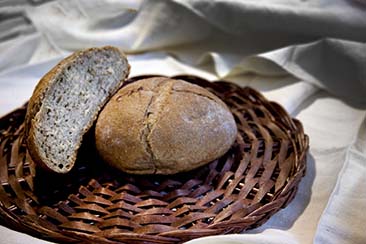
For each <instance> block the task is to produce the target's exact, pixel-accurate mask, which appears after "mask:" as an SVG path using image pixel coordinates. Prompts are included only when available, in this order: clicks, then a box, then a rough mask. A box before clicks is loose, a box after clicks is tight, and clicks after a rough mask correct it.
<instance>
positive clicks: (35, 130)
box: [25, 46, 129, 173]
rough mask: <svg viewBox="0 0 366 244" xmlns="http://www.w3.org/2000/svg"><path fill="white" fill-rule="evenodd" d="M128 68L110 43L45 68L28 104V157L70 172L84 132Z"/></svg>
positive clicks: (124, 59)
mask: <svg viewBox="0 0 366 244" xmlns="http://www.w3.org/2000/svg"><path fill="white" fill-rule="evenodd" d="M128 73H129V64H128V62H127V59H126V57H125V55H124V54H123V53H122V52H121V51H120V50H119V49H117V48H115V47H110V46H107V47H101V48H90V49H87V50H84V51H80V52H76V53H74V54H72V55H71V56H69V57H67V58H66V59H64V60H62V61H61V62H60V63H59V64H57V65H56V66H55V67H54V68H53V69H52V70H50V71H49V72H48V73H47V74H46V75H45V76H44V77H43V78H42V79H41V80H40V81H39V83H38V85H37V86H36V88H35V90H34V92H33V95H32V97H31V98H30V100H29V105H28V109H27V114H26V121H25V127H26V128H25V131H26V135H25V136H26V138H27V139H26V142H27V147H28V150H29V153H30V155H31V157H32V159H33V160H34V161H35V162H36V163H38V164H40V165H41V166H43V167H44V168H46V169H48V170H51V171H54V172H58V173H66V172H69V171H70V170H71V168H72V167H73V165H74V163H75V160H76V155H77V151H78V149H79V147H80V144H81V140H82V138H83V135H84V134H85V133H86V131H88V130H89V129H90V127H91V126H92V125H93V123H94V121H95V119H96V118H97V115H98V113H99V111H100V109H101V108H102V106H104V104H105V103H106V102H107V101H108V100H109V99H110V97H111V96H112V95H113V94H114V93H115V92H116V91H117V90H118V89H119V88H120V87H121V86H122V84H123V81H124V80H125V79H126V78H127V76H128Z"/></svg>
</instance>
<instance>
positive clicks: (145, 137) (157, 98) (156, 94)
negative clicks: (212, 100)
mask: <svg viewBox="0 0 366 244" xmlns="http://www.w3.org/2000/svg"><path fill="white" fill-rule="evenodd" d="M174 83H175V82H174V81H172V80H169V79H166V80H164V81H162V82H161V83H160V84H159V85H158V86H157V87H156V88H155V89H153V96H152V97H151V100H150V102H149V104H148V105H147V107H146V111H145V118H144V122H143V125H144V128H143V129H142V134H141V140H142V143H143V145H144V147H145V150H146V152H147V153H148V154H149V155H150V160H151V162H152V164H153V165H154V170H153V174H155V173H156V172H157V170H158V169H157V167H156V157H155V155H154V151H153V150H152V145H151V143H150V140H149V138H150V135H151V133H152V132H153V130H154V127H155V125H156V123H157V122H158V121H159V119H160V117H161V113H162V111H163V109H164V106H165V105H166V101H167V99H168V98H169V96H170V94H171V90H172V89H173V85H174Z"/></svg>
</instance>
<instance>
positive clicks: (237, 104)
mask: <svg viewBox="0 0 366 244" xmlns="http://www.w3.org/2000/svg"><path fill="white" fill-rule="evenodd" d="M146 77H149V76H139V77H135V78H131V79H130V80H128V81H127V82H126V84H127V83H130V82H134V81H136V80H138V79H141V78H146ZM173 78H177V79H183V80H186V81H188V82H191V83H194V84H197V85H200V86H202V87H205V88H207V89H208V90H210V91H211V92H213V93H214V94H216V95H217V96H218V97H220V98H221V99H222V100H223V101H224V102H225V103H226V104H227V106H228V107H229V108H230V110H231V111H232V113H233V115H234V117H235V120H236V123H237V126H238V135H237V139H236V141H235V143H234V145H233V146H232V147H231V149H230V150H229V151H228V152H227V153H226V154H225V155H224V156H222V157H221V158H218V159H216V160H214V161H213V162H211V163H209V164H207V165H206V166H203V167H201V168H198V169H196V170H193V171H190V172H186V173H180V174H176V175H170V176H161V175H152V176H135V175H129V174H125V173H122V172H116V170H114V169H112V168H110V167H109V166H107V165H106V164H103V163H102V161H101V159H100V158H99V157H98V155H97V153H96V150H95V148H94V143H93V128H92V129H91V130H90V131H91V132H89V133H88V134H87V135H86V136H85V137H84V140H83V145H82V147H81V148H80V150H79V154H78V159H77V162H76V164H75V166H74V168H73V169H72V170H71V172H70V173H68V174H66V175H57V174H53V173H48V172H44V171H43V170H41V169H39V168H37V167H36V166H35V164H34V163H33V162H32V160H31V158H30V157H29V155H28V153H27V149H26V147H25V144H24V141H23V139H24V138H23V131H24V124H23V123H24V117H25V113H26V105H24V106H23V107H22V108H19V109H17V110H15V111H13V112H12V113H10V114H8V115H6V116H4V117H3V118H1V119H0V181H1V184H0V217H1V224H3V225H5V226H8V227H9V228H12V229H14V230H17V231H20V232H24V233H28V234H30V235H33V236H36V237H38V238H41V239H46V240H50V241H55V242H74V243H88V242H90V243H181V242H184V241H187V240H190V239H194V238H198V237H202V236H208V235H218V234H227V233H240V232H242V231H245V230H247V229H252V228H255V227H257V226H260V225H261V224H263V223H264V222H266V221H267V220H268V219H269V218H270V217H271V216H272V215H273V214H274V213H276V212H277V211H278V210H280V209H282V208H284V207H286V206H287V205H288V203H289V202H290V201H291V200H292V199H293V198H294V196H295V194H296V191H297V187H298V184H299V182H300V180H301V178H302V176H304V174H305V168H306V152H307V150H308V137H307V136H306V135H305V134H304V131H303V127H302V125H301V123H300V122H299V121H298V120H296V119H292V118H291V117H290V116H289V115H288V114H287V113H286V112H285V110H284V109H283V108H282V107H281V106H280V105H278V104H276V103H274V102H269V101H267V100H266V99H265V98H264V97H263V96H262V95H261V94H260V93H258V92H257V91H255V90H253V89H251V88H248V87H245V88H241V87H239V86H237V85H234V84H232V83H229V82H225V81H216V82H208V81H206V80H204V79H201V78H198V77H194V76H186V75H184V76H176V77H173ZM55 146H57V145H55ZM284 211H285V210H284Z"/></svg>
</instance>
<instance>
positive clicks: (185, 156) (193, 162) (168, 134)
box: [95, 77, 237, 174]
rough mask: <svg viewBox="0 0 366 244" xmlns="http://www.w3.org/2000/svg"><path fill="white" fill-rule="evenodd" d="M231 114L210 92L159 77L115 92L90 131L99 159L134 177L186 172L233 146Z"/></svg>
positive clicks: (233, 121)
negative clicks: (135, 175) (137, 175)
mask: <svg viewBox="0 0 366 244" xmlns="http://www.w3.org/2000/svg"><path fill="white" fill-rule="evenodd" d="M236 135H237V127H236V123H235V120H234V118H233V115H232V114H231V112H230V111H229V109H228V108H227V106H226V105H225V103H224V102H222V101H221V100H220V99H219V98H218V97H216V96H215V95H214V94H212V93H210V92H209V91H208V90H206V89H204V88H202V87H199V86H197V85H193V84H190V83H188V82H185V81H182V80H173V79H169V78H164V77H153V78H148V79H142V80H139V81H136V82H134V83H132V84H129V85H127V86H125V87H123V88H122V89H120V90H119V91H118V92H117V93H116V94H115V95H114V96H113V97H112V99H111V100H110V101H109V102H108V103H107V104H106V106H105V107H104V108H103V110H102V111H101V113H100V115H99V117H98V119H97V122H96V127H95V142H96V148H97V150H98V152H99V154H100V155H101V157H102V158H103V160H104V161H105V162H107V163H109V164H110V165H112V166H113V167H115V168H118V169H120V170H122V171H125V172H127V173H134V174H174V173H178V172H184V171H189V170H192V169H194V168H197V167H199V166H202V165H204V164H206V163H208V162H210V161H212V160H214V159H216V158H218V157H220V156H222V155H223V154H224V153H225V152H226V151H227V150H228V149H229V148H230V147H231V145H232V144H233V142H234V141H235V139H236Z"/></svg>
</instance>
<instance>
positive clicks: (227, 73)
mask: <svg viewBox="0 0 366 244" xmlns="http://www.w3.org/2000/svg"><path fill="white" fill-rule="evenodd" d="M0 10H1V9H0ZM7 11H13V9H12V8H7ZM24 16H25V18H26V19H27V21H26V22H27V23H26V24H24V23H19V25H12V26H13V27H12V28H11V29H8V30H7V29H6V28H5V30H4V26H3V30H2V31H3V32H2V34H3V35H2V34H1V33H0V116H1V115H4V114H6V113H8V112H10V111H11V110H13V109H15V108H16V107H18V106H20V105H22V104H23V103H24V102H25V101H26V100H27V99H28V98H29V97H30V96H31V94H32V91H33V88H34V86H35V84H36V83H37V82H38V80H39V79H40V78H41V77H42V76H43V75H44V74H45V73H46V72H47V71H48V70H49V69H50V68H51V67H52V66H53V65H55V64H56V63H57V62H59V61H60V60H61V59H62V58H63V57H65V56H67V55H68V54H70V53H71V52H73V51H75V50H78V49H83V48H86V47H91V46H102V45H107V44H108V45H115V46H118V47H120V48H122V49H123V50H124V51H125V52H127V53H128V57H129V61H130V63H131V66H132V69H131V76H134V75H139V74H151V73H153V74H165V75H174V74H182V73H189V74H194V75H198V76H202V77H205V78H207V79H210V80H215V79H225V80H229V81H232V82H235V83H238V84H240V85H242V86H246V85H250V86H252V87H254V88H256V89H258V90H260V91H261V92H263V94H264V95H265V96H266V97H267V98H268V99H270V100H273V101H277V102H278V103H280V104H282V105H283V106H284V107H285V108H286V109H287V111H288V112H289V113H290V114H291V115H292V116H294V117H297V118H298V119H300V120H301V121H302V122H303V124H304V128H305V132H306V133H307V134H308V135H309V137H310V151H309V155H308V162H307V167H308V168H307V174H306V176H305V177H304V178H303V179H302V181H301V184H300V187H299V191H298V193H297V195H296V197H295V199H294V200H293V202H292V203H291V204H290V205H289V206H288V207H287V208H285V209H283V210H281V211H280V212H278V213H277V214H276V215H274V216H273V217H272V218H271V219H270V220H269V221H268V222H267V223H266V224H264V225H263V226H261V227H259V228H257V229H254V230H250V231H247V232H245V233H243V234H238V235H226V236H212V237H206V238H201V239H196V240H192V241H190V242H189V243H191V244H197V243H209V244H213V243H215V244H216V243H230V244H231V243H233V244H234V243H258V244H259V243H270V244H271V243H273V244H277V243H278V244H280V243H281V244H284V243H289V244H290V243H291V244H294V243H300V244H302V243H321V244H322V243H365V242H366V231H365V226H364V223H365V222H366V214H364V208H365V207H366V116H365V115H366V44H365V42H366V4H365V1H363V0H358V1H356V0H355V1H352V0H245V1H244V0H216V1H212V0H195V1H193V0H171V1H166V0H164V1H163V0H151V1H134V0H130V1H117V0H103V1H96V0H77V1H53V2H50V3H45V4H42V5H40V6H31V5H29V6H27V7H25V8H24ZM23 25H27V26H31V31H19V30H22V28H24V26H23ZM5 26H6V25H5ZM1 28H2V25H1V23H0V29H1ZM14 29H15V30H17V31H14ZM4 31H5V32H4ZM4 33H10V34H11V33H18V35H13V36H12V38H6V39H1V38H2V36H5V34H4ZM19 33H20V34H19ZM0 233H1V239H0V243H46V242H45V241H42V240H39V239H36V238H33V237H30V236H28V235H24V234H21V233H17V232H15V231H12V230H9V229H7V228H5V227H3V226H0Z"/></svg>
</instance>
